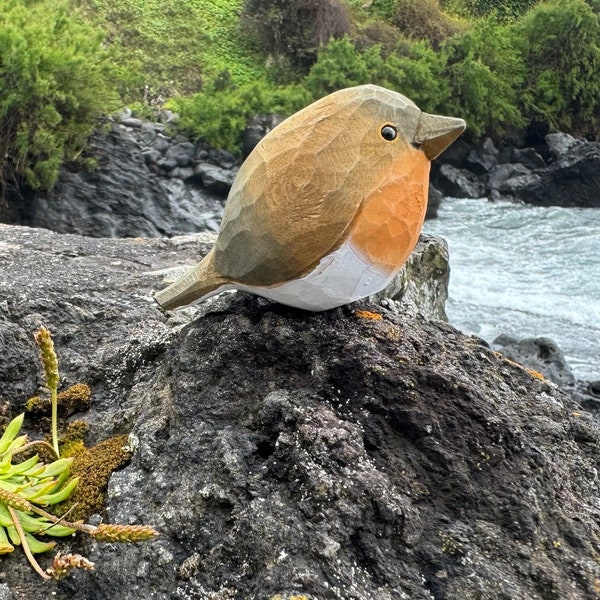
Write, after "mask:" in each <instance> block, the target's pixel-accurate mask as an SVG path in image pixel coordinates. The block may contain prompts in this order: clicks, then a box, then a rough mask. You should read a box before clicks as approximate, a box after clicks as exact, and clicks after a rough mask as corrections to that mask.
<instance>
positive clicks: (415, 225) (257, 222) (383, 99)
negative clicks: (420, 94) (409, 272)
mask: <svg viewBox="0 0 600 600" xmlns="http://www.w3.org/2000/svg"><path fill="white" fill-rule="evenodd" d="M425 117H426V118H425ZM384 128H385V131H384ZM463 128H464V122H463V121H461V120H460V119H450V118H447V117H436V116H434V115H425V114H424V113H422V112H421V111H420V110H419V109H418V108H417V106H416V105H415V104H414V103H413V102H411V101H410V100H409V99H408V98H406V97H405V96H402V95H401V94H398V93H397V92H393V91H390V90H387V89H385V88H381V87H378V86H374V85H365V86H358V87H355V88H348V89H346V90H341V91H339V92H336V93H334V94H331V95H329V96H327V97H325V98H322V99H321V100H318V101H317V102H315V103H313V104H311V105H310V106H308V107H307V108H305V109H303V110H301V111H300V112H298V113H296V114H295V115H293V116H292V117H290V118H289V119H287V120H285V121H284V122H283V123H281V124H280V125H279V126H277V127H276V128H275V129H273V130H272V131H271V132H270V133H269V134H268V135H267V136H266V137H265V138H264V139H263V140H262V141H261V142H260V143H259V144H258V145H257V146H256V148H255V149H254V151H253V152H252V153H251V154H250V156H249V157H248V158H247V159H246V161H245V162H244V164H243V165H242V167H241V169H240V171H239V173H238V175H237V177H236V180H235V181H234V184H233V187H232V189H231V192H230V194H229V198H228V201H227V205H226V207H225V212H224V215H223V221H222V224H221V230H220V232H219V237H218V239H217V242H216V244H215V247H214V249H213V251H212V252H211V253H210V254H209V255H208V256H207V257H206V258H205V259H204V260H203V261H202V262H201V263H200V264H199V265H198V266H197V267H196V268H195V269H194V270H193V271H192V272H190V273H189V274H188V275H187V276H186V277H184V278H182V280H181V281H179V282H176V283H175V284H173V285H172V286H170V287H169V288H167V289H166V290H163V292H161V293H159V294H158V295H157V299H158V301H159V302H160V303H161V304H162V305H163V306H164V307H165V308H174V307H176V306H180V305H182V304H186V303H189V302H190V301H193V300H194V299H203V298H204V297H208V295H212V293H214V291H215V290H218V289H220V288H221V287H223V286H227V287H236V288H239V289H244V290H247V291H251V292H253V293H256V294H259V295H263V296H266V297H274V295H275V296H280V298H276V299H278V300H279V301H281V302H284V303H285V304H290V305H293V306H300V307H303V308H306V300H305V299H302V298H300V297H301V296H303V295H306V293H308V292H307V291H306V290H305V289H303V287H302V284H301V283H299V284H296V285H294V286H292V287H293V289H294V290H296V291H295V292H294V293H292V292H291V290H292V287H290V286H288V288H287V290H288V291H287V292H286V293H285V294H282V293H276V292H274V291H273V290H274V289H275V288H277V287H281V286H282V285H283V284H286V283H290V282H292V281H295V280H298V281H304V282H305V284H306V286H308V281H309V279H310V282H311V283H310V289H311V291H310V295H311V297H313V299H314V302H312V301H311V306H313V305H314V307H313V308H311V310H324V309H326V308H330V307H331V306H332V305H333V306H338V305H340V304H344V303H347V302H351V301H352V300H356V299H358V297H364V296H367V295H369V294H372V293H374V292H376V291H378V290H377V289H369V291H368V292H366V293H365V294H364V295H363V296H358V297H356V295H355V294H354V293H350V292H349V291H348V290H350V289H354V286H355V284H356V283H357V281H356V277H357V274H356V273H355V272H354V271H353V270H352V269H350V270H349V271H348V273H349V274H348V280H347V281H345V280H344V272H343V269H342V270H340V269H338V268H337V267H336V268H335V269H330V270H327V269H325V267H324V265H326V264H330V263H328V262H327V261H326V258H327V257H328V256H329V255H331V254H332V253H334V252H335V251H336V250H337V249H339V248H340V247H341V246H342V245H344V244H345V243H346V242H347V243H348V244H349V246H348V247H349V248H350V247H351V248H352V252H353V253H354V254H355V255H356V256H358V257H359V262H360V263H361V264H364V265H365V268H367V269H368V270H372V271H373V272H374V273H375V272H377V273H380V277H377V278H375V279H380V280H381V288H379V289H382V288H383V287H384V286H385V283H386V282H387V280H388V279H389V278H390V277H391V276H393V275H394V273H395V272H397V271H398V269H400V267H401V266H402V264H403V263H404V261H405V260H406V258H407V257H408V255H409V253H410V252H411V251H412V249H413V248H414V246H415V244H416V242H417V239H418V235H419V231H420V229H421V226H422V223H423V219H424V216H425V211H426V205H427V187H428V177H429V166H430V162H429V158H428V156H429V153H431V152H433V148H434V149H435V151H436V152H437V151H438V150H440V148H443V147H446V146H447V145H449V144H450V143H451V142H452V141H453V140H454V139H455V138H456V137H457V136H458V135H459V134H460V132H461V131H462V130H463ZM394 132H395V133H396V135H394ZM417 138H418V141H417ZM432 139H435V140H437V142H436V143H435V144H433V145H431V144H430V147H429V150H428V151H427V152H425V151H423V150H422V149H420V147H419V144H424V143H428V141H430V140H432ZM430 151H431V152H430ZM336 260H340V257H339V256H338V257H337V259H336ZM336 264H337V263H336ZM357 264H358V263H357ZM315 269H317V270H318V273H317V274H318V275H319V277H318V278H315V277H313V278H309V279H307V276H309V275H310V274H311V273H312V272H313V271H314V270H315ZM327 273H330V276H331V278H332V279H331V280H328V275H327ZM334 273H335V275H334ZM375 279H374V280H375ZM358 280H360V276H359V277H358ZM316 281H319V282H320V283H319V284H318V285H321V286H322V291H321V292H315V291H314V287H315V285H317V284H316V283H315V282H316ZM359 287H360V286H359ZM368 287H372V286H368ZM269 290H270V291H269ZM325 290H330V292H328V293H326V292H325ZM280 292H281V290H280ZM295 294H296V295H297V297H296V296H295ZM318 297H321V299H322V300H321V301H319V300H318V299H317V298H318ZM319 302H320V303H319Z"/></svg>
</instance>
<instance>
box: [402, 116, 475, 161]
mask: <svg viewBox="0 0 600 600" xmlns="http://www.w3.org/2000/svg"><path fill="white" fill-rule="evenodd" d="M466 125H467V124H466V123H465V122H464V121H463V120H462V119H455V118H454V117H440V116H439V115H430V114H428V113H421V118H420V119H419V126H418V127H417V131H416V133H415V137H414V140H413V142H414V143H415V144H416V145H417V146H418V147H419V148H420V149H421V150H422V151H423V152H424V153H425V156H426V157H427V158H428V159H429V160H433V159H434V158H436V157H438V156H439V155H440V154H441V153H442V152H443V151H444V150H445V149H446V148H447V147H448V146H449V145H450V144H451V143H452V142H453V141H454V140H455V139H456V138H457V137H458V136H459V135H460V134H461V133H462V132H463V131H464V130H465V127H466Z"/></svg>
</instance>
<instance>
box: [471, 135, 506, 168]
mask: <svg viewBox="0 0 600 600" xmlns="http://www.w3.org/2000/svg"><path fill="white" fill-rule="evenodd" d="M497 164H498V149H497V148H496V146H494V142H493V141H492V140H491V138H489V137H488V138H485V139H484V140H483V142H482V143H481V145H477V146H475V147H474V148H472V149H471V150H470V151H469V153H468V154H467V156H466V158H465V165H466V166H467V168H468V169H469V170H470V171H471V172H472V173H475V174H476V175H485V174H486V173H489V172H490V171H491V170H492V169H493V168H494V167H495V166H496V165H497Z"/></svg>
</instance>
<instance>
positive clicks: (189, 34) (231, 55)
mask: <svg viewBox="0 0 600 600" xmlns="http://www.w3.org/2000/svg"><path fill="white" fill-rule="evenodd" d="M71 2H72V3H73V5H74V6H76V7H78V8H79V9H80V10H81V12H82V14H83V16H84V18H85V19H87V20H89V21H91V22H92V23H94V24H95V25H98V26H99V27H100V28H102V29H103V30H104V31H105V32H106V33H107V38H106V41H107V43H108V44H109V45H110V46H111V47H112V49H113V51H114V53H115V61H116V62H117V63H118V64H119V69H120V72H121V78H122V81H123V83H122V85H121V87H122V88H123V89H122V94H123V96H124V97H125V98H126V99H127V100H131V99H134V100H138V99H141V98H142V97H144V96H146V98H147V99H148V100H149V101H152V100H156V99H157V98H158V97H159V96H160V97H161V98H164V99H166V98H168V97H172V96H176V95H185V94H190V93H194V92H198V91H200V90H201V89H202V86H203V85H204V84H206V83H207V82H209V81H212V80H213V79H214V78H216V77H217V76H219V75H220V74H222V73H223V72H225V71H227V72H229V74H230V75H231V79H232V80H233V81H234V82H235V83H247V82H250V81H253V80H256V79H259V78H261V77H262V76H264V73H265V69H264V67H263V66H262V65H263V62H264V61H263V60H262V59H261V57H260V54H259V53H258V51H257V50H256V48H254V47H253V45H252V42H251V40H249V39H247V38H246V37H244V36H243V35H242V33H241V31H240V24H239V13H240V10H241V6H242V0H178V1H177V2H165V1H164V0H71ZM146 86H147V87H146ZM144 89H146V92H144Z"/></svg>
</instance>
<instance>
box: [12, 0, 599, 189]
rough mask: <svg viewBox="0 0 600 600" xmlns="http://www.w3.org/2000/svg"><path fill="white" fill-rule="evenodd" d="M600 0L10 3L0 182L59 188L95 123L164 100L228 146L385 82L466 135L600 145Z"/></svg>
mask: <svg viewBox="0 0 600 600" xmlns="http://www.w3.org/2000/svg"><path fill="white" fill-rule="evenodd" d="M599 12H600V1H599V0H588V1H586V0H546V1H541V0H538V1H536V0H486V1H483V0H370V1H369V0H179V1H178V2H171V3H165V2H163V1H162V0H59V1H58V2H57V1H56V0H3V10H2V12H1V13H0V151H2V155H3V156H4V157H5V158H4V162H3V166H2V168H1V170H0V185H1V186H2V187H3V188H4V187H5V186H6V182H7V181H10V180H11V179H14V178H17V179H19V178H20V179H24V180H25V181H26V182H27V183H28V184H29V185H31V186H34V187H43V188H44V187H45V188H48V187H51V185H52V184H53V182H54V180H55V178H56V173H57V170H58V167H59V166H60V164H61V163H62V161H64V160H68V159H71V158H73V156H75V155H76V154H77V153H78V152H79V150H80V149H81V147H82V145H83V143H84V141H85V138H86V136H87V135H88V134H89V132H90V131H91V130H92V129H93V127H95V126H97V124H98V117H99V116H100V115H102V114H107V113H110V112H111V111H112V110H114V108H115V106H116V105H117V104H120V105H123V104H128V105H130V106H133V107H134V108H135V109H136V110H137V111H138V112H142V113H145V114H146V115H148V114H151V112H152V111H153V110H154V109H156V108H157V107H160V106H162V105H163V103H166V105H167V106H169V107H170V108H173V109H175V110H177V111H178V112H179V113H180V114H181V121H180V126H181V127H183V128H184V129H185V130H186V131H187V132H188V133H189V134H190V135H192V136H193V137H196V138H202V139H204V140H206V141H207V142H209V143H211V144H213V145H215V146H220V147H225V148H228V149H230V150H234V151H237V150H239V148H240V142H241V134H242V131H243V129H244V128H245V126H246V123H247V120H248V118H249V117H250V116H251V115H252V114H255V113H265V112H278V113H282V114H288V113H291V112H293V111H295V110H297V109H298V108H300V107H301V106H303V105H305V104H307V103H308V102H310V101H311V100H312V99H316V98H318V97H320V96H322V95H324V94H327V93H329V92H331V91H334V90H336V89H339V88H342V87H346V86H350V85H357V84H362V83H378V84H381V85H385V86H387V87H390V88H393V89H396V90H398V91H401V92H403V93H405V94H406V95H408V96H409V97H411V98H412V99H413V100H415V102H417V104H419V105H420V106H421V107H422V108H423V109H424V110H428V111H432V112H441V113H446V114H451V115H456V116H461V117H464V118H465V119H466V120H467V123H468V125H469V135H470V136H471V138H473V139H476V138H478V137H481V136H484V135H491V136H493V137H502V136H504V135H506V133H507V132H510V131H512V130H514V128H522V127H531V128H541V129H542V130H548V129H555V130H563V131H567V132H570V133H573V134H575V135H585V136H587V137H589V138H593V139H598V138H599V136H600V25H599V20H598V18H599V17H598V15H599Z"/></svg>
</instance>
